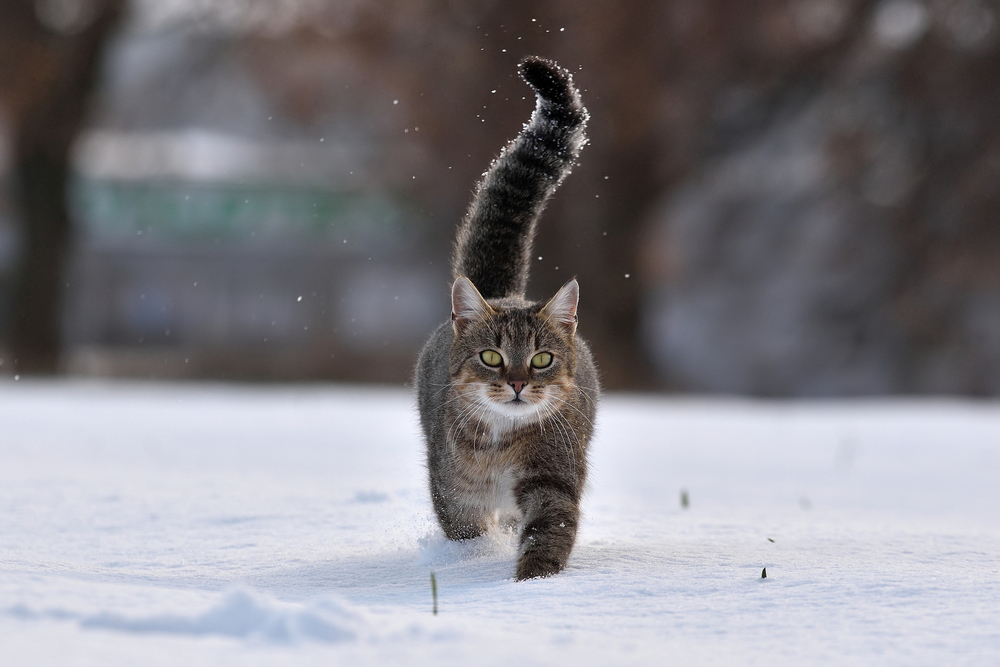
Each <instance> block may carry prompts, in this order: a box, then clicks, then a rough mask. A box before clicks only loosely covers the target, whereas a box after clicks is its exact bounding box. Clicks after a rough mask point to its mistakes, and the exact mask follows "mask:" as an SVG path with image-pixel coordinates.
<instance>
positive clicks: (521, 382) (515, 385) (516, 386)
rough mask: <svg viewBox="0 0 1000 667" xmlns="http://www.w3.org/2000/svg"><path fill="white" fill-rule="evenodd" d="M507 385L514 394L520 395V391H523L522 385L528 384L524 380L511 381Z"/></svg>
mask: <svg viewBox="0 0 1000 667" xmlns="http://www.w3.org/2000/svg"><path fill="white" fill-rule="evenodd" d="M508 384H510V386H512V387H513V388H514V393H515V394H520V393H521V390H522V389H524V385H526V384H528V383H527V382H525V381H524V380H511V381H510V382H509V383H508Z"/></svg>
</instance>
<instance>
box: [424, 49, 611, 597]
mask: <svg viewBox="0 0 1000 667" xmlns="http://www.w3.org/2000/svg"><path fill="white" fill-rule="evenodd" d="M519 69H520V72H521V76H522V78H523V79H524V80H525V81H526V82H527V83H528V85H530V86H531V87H532V88H533V89H534V91H535V93H536V96H537V105H536V107H535V111H534V113H533V114H532V116H531V120H530V122H529V123H528V124H527V125H525V126H524V129H523V130H522V131H521V134H520V135H518V137H517V138H516V139H514V140H513V141H512V142H510V143H509V144H508V145H507V146H506V147H505V148H504V150H503V151H502V152H501V153H500V156H499V157H498V158H497V159H496V160H495V161H494V162H493V164H492V165H491V166H490V168H489V170H487V172H486V173H485V174H484V176H483V179H482V181H481V182H480V183H479V186H478V188H477V190H476V194H475V197H474V199H473V202H472V205H471V206H470V208H469V212H468V214H467V216H466V218H465V220H463V222H462V224H461V226H460V228H459V231H458V240H457V243H456V249H455V258H454V263H453V269H454V276H455V281H454V284H453V286H452V316H451V321H450V322H445V323H444V324H442V325H441V326H440V327H439V328H438V329H437V331H435V332H434V334H433V335H432V336H431V339H430V340H429V341H428V343H427V345H426V346H425V347H424V349H423V351H422V352H421V354H420V360H419V361H418V363H417V371H416V385H417V394H418V404H419V408H420V421H421V424H422V426H423V431H424V436H425V438H426V441H427V467H428V472H429V474H430V491H431V499H432V501H433V504H434V510H435V511H436V512H437V517H438V521H439V522H440V524H441V527H442V528H443V529H444V532H445V534H446V535H447V536H448V537H449V538H451V539H453V540H461V539H467V538H472V537H476V536H477V535H480V534H482V533H483V532H485V531H486V530H488V529H489V528H490V527H491V526H493V525H495V524H496V523H497V522H498V521H499V522H500V524H501V525H504V526H510V527H516V526H519V527H520V530H521V533H520V542H521V555H520V558H519V560H518V563H517V572H516V577H517V579H529V578H532V577H543V576H547V575H550V574H555V573H556V572H559V571H560V570H561V569H562V568H563V567H565V565H566V560H567V558H569V554H570V551H571V550H572V548H573V542H574V540H575V539H576V530H577V524H578V521H579V516H580V509H579V505H580V496H581V494H582V493H583V488H584V482H585V480H586V475H587V445H588V443H589V441H590V437H591V434H592V433H593V424H594V417H595V414H596V408H597V397H598V393H599V386H598V379H597V369H596V367H595V365H594V361H593V358H592V357H591V354H590V350H589V349H588V348H587V345H586V343H584V342H583V340H581V339H580V338H579V337H578V336H577V335H576V325H577V317H576V309H577V302H578V298H579V286H578V285H577V282H576V280H571V281H570V282H568V283H566V284H565V285H564V286H563V287H562V288H561V289H560V290H559V292H558V293H556V295H555V296H554V297H552V299H551V300H550V301H549V302H548V303H544V304H543V303H534V302H531V301H527V300H526V299H525V297H524V290H525V286H526V284H527V280H528V267H529V264H530V260H531V245H532V238H533V236H534V231H535V224H536V222H537V220H538V217H539V214H540V213H541V211H542V209H543V208H544V206H545V202H546V200H547V199H548V197H549V196H550V195H551V194H552V193H553V192H554V191H555V189H556V187H558V185H559V184H560V183H561V182H562V180H563V178H565V177H566V175H567V174H569V172H570V170H571V169H572V167H573V164H574V162H575V160H576V158H577V156H578V154H579V152H580V149H581V148H582V147H583V145H584V144H585V143H586V137H585V135H584V126H585V125H586V122H587V118H588V116H587V111H586V109H584V108H583V106H582V104H581V103H580V96H579V93H578V92H577V90H576V88H575V87H574V86H573V79H572V77H571V76H570V74H569V72H567V71H566V70H564V69H562V68H561V67H559V66H558V65H556V64H555V63H553V62H550V61H547V60H543V59H541V58H528V59H526V60H524V61H523V62H522V63H521V64H520V66H519ZM484 351H493V352H496V353H499V354H500V355H501V357H502V363H500V365H499V366H497V367H491V366H490V365H488V364H487V363H486V361H485V360H484V358H483V357H482V356H481V355H482V354H483V353H484ZM539 353H549V354H551V355H552V357H551V365H549V366H548V367H545V368H537V367H533V366H532V363H531V360H532V358H533V357H534V356H535V355H538V354H539ZM490 354H492V353H490ZM488 358H490V359H493V360H496V359H499V358H500V357H492V356H490V357H488ZM540 359H542V360H544V359H546V357H544V356H543V357H541V358H540Z"/></svg>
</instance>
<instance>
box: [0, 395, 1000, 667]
mask: <svg viewBox="0 0 1000 667" xmlns="http://www.w3.org/2000/svg"><path fill="white" fill-rule="evenodd" d="M591 464H592V466H591V476H590V482H589V490H588V493H587V495H586V497H585V500H584V515H585V516H584V519H583V522H582V525H581V529H580V533H579V537H578V540H577V546H576V549H575V550H574V552H573V555H572V557H571V559H570V562H569V566H568V567H567V569H566V570H565V571H564V572H563V573H561V574H559V575H557V576H555V577H550V578H547V579H541V580H533V581H528V582H521V583H518V582H515V581H513V579H512V575H513V572H514V564H515V561H516V558H517V544H516V538H515V537H514V536H513V535H510V534H507V533H502V532H498V533H496V534H490V535H487V536H484V537H482V538H480V539H477V540H473V541H470V542H464V543H450V542H448V541H447V540H446V539H445V538H444V537H443V535H442V533H441V531H440V529H439V528H438V527H437V525H436V523H435V521H434V519H433V516H432V512H431V509H430V503H429V501H428V497H427V491H426V486H425V469H424V464H423V444H422V441H421V438H420V434H419V429H418V426H417V420H416V414H415V409H414V407H413V399H412V396H411V395H410V393H409V392H407V391H406V390H402V389H372V388H365V387H354V386H334V387H321V386H312V387H277V388H275V387H266V386H259V387H252V386H251V387H247V386H228V385H222V384H219V385H213V384H184V383H179V384H166V385H163V384H141V383H128V384H123V383H95V382H83V381H45V382H42V381H35V382H26V381H24V380H23V379H22V380H21V381H19V382H14V381H5V382H2V383H0V664H2V665H5V666H13V665H32V666H34V665H39V666H47V665H53V666H54V665H59V666H63V665H102V666H104V665H137V664H142V665H170V666H171V667H176V666H177V665H183V666H184V667H198V666H200V665H222V664H247V665H288V664H295V665H335V664H336V665H380V664H408V665H424V664H426V665H473V664H474V665H512V664H517V665H575V666H585V665H667V664H678V665H692V664H697V665H711V664H724V665H754V664H758V665H812V664H836V665H844V664H877V665H943V664H948V665H987V664H991V665H996V664H1000V574H998V570H1000V404H998V403H997V402H995V401H960V400H929V399H927V400H905V401H904V400H891V401H838V402H826V403H821V402H763V401H749V400H735V399H731V400H718V399H715V400H711V399H686V398H667V397H650V396H635V395H609V396H606V397H605V399H604V401H603V404H602V407H601V411H600V416H599V420H598V433H597V436H596V437H595V439H594V441H593V443H592V449H591ZM682 489H684V490H686V491H687V493H688V496H689V498H690V505H689V507H688V508H687V509H684V508H682V507H681V503H680V494H681V491H682ZM772 540H773V541H772ZM764 567H766V568H767V578H766V579H762V578H761V570H762V568H764ZM432 571H433V572H434V573H435V574H436V578H437V581H438V589H439V605H440V613H439V614H438V615H437V616H434V615H432V613H431V589H430V581H429V577H430V573H431V572H432Z"/></svg>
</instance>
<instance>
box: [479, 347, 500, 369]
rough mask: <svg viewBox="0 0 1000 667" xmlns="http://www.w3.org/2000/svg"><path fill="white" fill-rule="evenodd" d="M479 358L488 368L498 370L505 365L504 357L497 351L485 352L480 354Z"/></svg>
mask: <svg viewBox="0 0 1000 667" xmlns="http://www.w3.org/2000/svg"><path fill="white" fill-rule="evenodd" d="M479 358H480V359H482V360H483V363H484V364H486V365H487V366H492V367H494V368H496V367H497V366H499V365H500V364H502V363H503V357H501V356H500V353H499V352H497V351H496V350H485V351H483V352H480V353H479Z"/></svg>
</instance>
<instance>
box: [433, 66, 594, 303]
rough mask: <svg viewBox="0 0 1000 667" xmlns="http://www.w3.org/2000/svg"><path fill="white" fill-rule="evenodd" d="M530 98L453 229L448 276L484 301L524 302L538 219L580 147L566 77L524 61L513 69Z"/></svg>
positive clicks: (577, 115) (581, 123) (578, 110)
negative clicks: (530, 108) (524, 120)
mask: <svg viewBox="0 0 1000 667" xmlns="http://www.w3.org/2000/svg"><path fill="white" fill-rule="evenodd" d="M518 70H519V71H520V73H521V78H523V79H524V80H525V82H527V84H528V85H529V86H531V87H532V88H533V89H534V91H535V95H536V97H537V100H538V101H537V105H536V106H535V111H534V112H533V113H532V114H531V120H530V121H529V122H528V124H527V125H525V126H524V129H523V130H522V131H521V134H519V135H518V136H517V138H516V139H514V140H513V141H511V142H510V143H509V144H507V146H506V147H505V148H504V149H503V151H502V152H501V153H500V155H499V157H497V159H496V160H494V161H493V164H492V165H490V168H489V169H488V170H487V171H486V173H485V174H484V175H483V179H482V181H480V183H479V185H478V187H477V188H476V194H475V197H474V198H473V200H472V204H471V206H470V207H469V212H468V213H467V214H466V216H465V219H464V220H463V221H462V224H461V226H460V227H459V230H458V239H457V242H456V248H455V258H454V261H453V271H454V274H455V277H456V278H457V277H458V276H465V277H466V278H469V279H470V280H471V281H472V282H473V284H474V285H475V286H476V287H477V288H478V290H479V293H480V294H482V295H483V297H484V298H487V299H494V298H499V297H506V296H521V297H523V296H524V291H525V288H526V287H527V284H528V268H529V266H530V264H531V246H532V241H533V239H534V236H535V226H536V223H537V221H538V217H539V215H540V214H541V212H542V210H543V209H544V208H545V204H546V202H547V201H548V198H549V196H550V195H551V194H552V193H553V192H555V190H556V188H557V187H559V184H560V183H562V180H563V179H564V178H566V176H567V175H569V173H570V171H571V170H572V168H573V165H574V164H575V162H576V159H577V156H578V155H579V154H580V149H581V148H583V146H584V145H585V144H586V143H587V138H586V136H585V134H584V128H585V127H586V124H587V118H588V114H587V110H586V109H585V108H583V105H582V104H581V102H580V94H579V92H577V90H576V87H575V86H574V85H573V77H572V76H571V75H570V73H569V72H568V71H566V70H565V69H563V68H561V67H559V66H558V65H557V64H555V63H554V62H552V61H550V60H544V59H542V58H537V57H529V58H526V59H524V60H523V61H521V63H520V64H519V65H518Z"/></svg>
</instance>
